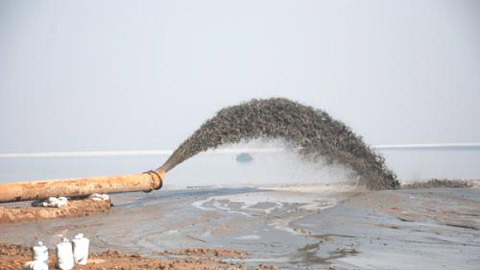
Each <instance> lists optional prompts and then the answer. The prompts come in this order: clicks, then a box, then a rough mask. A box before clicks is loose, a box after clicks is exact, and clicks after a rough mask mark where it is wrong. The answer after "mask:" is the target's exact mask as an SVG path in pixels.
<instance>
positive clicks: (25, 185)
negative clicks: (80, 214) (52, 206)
mask: <svg viewBox="0 0 480 270" xmlns="http://www.w3.org/2000/svg"><path fill="white" fill-rule="evenodd" d="M164 177H165V171H164V170H155V171H148V172H145V173H141V174H132V175H119V176H103V177H89V178H75V179H57V180H41V181H34V182H16V183H7V184H0V203H5V202H17V201H31V200H43V199H47V198H49V197H61V196H63V197H84V196H88V195H90V194H93V193H121V192H133V191H145V192H150V191H152V190H157V189H160V188H162V185H163V178H164Z"/></svg>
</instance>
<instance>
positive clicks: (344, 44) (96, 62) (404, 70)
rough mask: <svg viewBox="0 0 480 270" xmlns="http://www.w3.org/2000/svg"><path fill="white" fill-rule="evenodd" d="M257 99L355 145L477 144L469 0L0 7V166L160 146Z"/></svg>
mask: <svg viewBox="0 0 480 270" xmlns="http://www.w3.org/2000/svg"><path fill="white" fill-rule="evenodd" d="M272 96H281V97H287V98H291V99H294V100H297V101H300V102H302V103H305V104H308V105H312V106H314V107H318V108H322V109H325V110H327V111H328V112H329V113H330V114H331V115H332V116H333V117H335V118H337V119H340V120H342V121H345V122H346V123H347V124H349V125H350V126H352V127H353V128H354V130H355V131H357V132H358V133H359V134H361V135H362V136H364V138H365V140H366V141H367V142H368V143H370V144H387V143H413V142H453V141H455V142H474V141H480V125H479V124H478V122H479V119H480V106H479V101H480V1H476V0H471V1H459V0H451V1H441V0H432V1H428V0H423V1H417V0H415V1H406V0H402V1H355V0H352V1H342V0H332V1H299V0H292V1H278V0H275V1H258V0H255V1H246V0H244V1H225V0H219V1H179V0H175V1H117V0H115V1H16V0H12V1H5V0H0V129H1V132H0V153H9V152H34V151H63V150H128V149H165V148H166V149H172V148H175V147H176V146H177V145H178V144H179V143H181V141H183V139H184V138H185V137H186V136H188V135H190V134H191V133H192V132H193V131H194V130H195V129H196V128H197V127H199V126H200V125H201V124H202V123H203V121H204V120H206V119H207V118H208V117H211V116H213V115H214V113H215V112H216V111H217V110H219V109H221V108H222V107H224V106H226V105H233V104H236V103H238V102H241V101H246V100H249V99H251V98H264V97H272Z"/></svg>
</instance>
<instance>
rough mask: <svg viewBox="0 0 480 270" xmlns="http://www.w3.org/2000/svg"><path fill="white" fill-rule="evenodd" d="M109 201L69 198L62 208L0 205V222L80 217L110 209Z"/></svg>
mask: <svg viewBox="0 0 480 270" xmlns="http://www.w3.org/2000/svg"><path fill="white" fill-rule="evenodd" d="M110 206H111V201H110V200H108V201H93V200H88V199H87V200H78V201H76V200H70V201H69V202H68V205H67V206H65V207H62V208H46V207H15V208H6V207H0V224H2V223H14V222H22V221H35V220H42V219H54V218H66V217H82V216H89V215H92V214H94V213H102V212H107V211H108V210H110Z"/></svg>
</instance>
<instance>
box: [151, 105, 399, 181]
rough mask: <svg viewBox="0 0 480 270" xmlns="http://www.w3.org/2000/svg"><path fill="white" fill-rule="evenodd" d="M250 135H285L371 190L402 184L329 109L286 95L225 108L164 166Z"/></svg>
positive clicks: (309, 154) (170, 166) (305, 154)
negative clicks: (353, 175) (342, 167)
mask: <svg viewBox="0 0 480 270" xmlns="http://www.w3.org/2000/svg"><path fill="white" fill-rule="evenodd" d="M250 139H283V140H284V141H286V142H287V144H288V145H291V146H293V147H290V148H291V149H300V150H299V152H300V154H301V155H302V156H303V157H305V158H307V159H311V160H314V161H316V160H324V159H325V158H326V160H327V162H328V163H339V164H343V165H345V166H347V167H349V168H351V169H353V171H355V172H356V173H357V174H358V179H359V184H361V185H365V186H366V187H367V188H369V189H395V188H398V187H399V182H398V180H397V177H396V175H395V174H394V173H393V172H392V171H390V170H389V169H388V168H387V167H386V165H385V161H384V158H383V157H382V156H380V155H378V154H376V153H375V152H374V151H373V150H372V149H370V148H369V147H368V146H367V145H366V144H365V143H364V142H363V140H362V138H361V137H360V136H357V135H356V134H355V133H353V132H352V130H351V129H350V128H349V127H347V126H346V125H345V124H343V123H342V122H340V121H337V120H335V119H333V118H332V117H330V115H328V114H327V113H326V112H324V111H322V110H318V109H314V108H312V107H308V106H304V105H302V104H299V103H296V102H293V101H290V100H288V99H283V98H272V99H265V100H256V99H254V100H251V101H249V102H246V103H242V104H240V105H236V106H231V107H227V108H224V109H222V110H220V111H219V112H218V113H217V115H216V116H214V117H213V118H211V119H209V120H207V121H206V122H205V123H204V124H203V125H202V126H201V127H200V128H199V129H198V130H197V131H195V132H194V133H193V135H191V136H190V137H189V138H188V139H187V140H185V141H184V142H183V143H182V144H181V145H180V146H179V147H178V148H177V149H176V150H175V152H174V153H173V154H172V156H170V158H169V159H168V160H167V161H166V162H165V163H164V164H163V165H162V166H161V167H160V168H158V170H165V171H169V170H171V169H173V168H174V167H175V166H177V165H178V164H180V163H182V162H183V161H185V160H187V159H188V158H190V157H192V156H194V155H196V154H198V153H200V152H203V151H206V150H208V149H212V148H216V147H218V146H220V145H223V144H233V143H239V142H242V141H245V140H250Z"/></svg>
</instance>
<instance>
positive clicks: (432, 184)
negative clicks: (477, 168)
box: [402, 179, 474, 189]
mask: <svg viewBox="0 0 480 270" xmlns="http://www.w3.org/2000/svg"><path fill="white" fill-rule="evenodd" d="M473 186H474V181H473V180H463V179H430V180H427V181H419V182H413V183H408V184H403V185H402V189H417V188H441V187H446V188H470V187H473Z"/></svg>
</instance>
